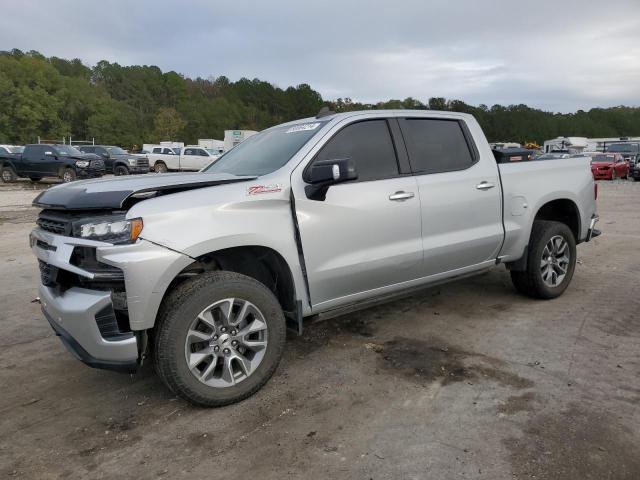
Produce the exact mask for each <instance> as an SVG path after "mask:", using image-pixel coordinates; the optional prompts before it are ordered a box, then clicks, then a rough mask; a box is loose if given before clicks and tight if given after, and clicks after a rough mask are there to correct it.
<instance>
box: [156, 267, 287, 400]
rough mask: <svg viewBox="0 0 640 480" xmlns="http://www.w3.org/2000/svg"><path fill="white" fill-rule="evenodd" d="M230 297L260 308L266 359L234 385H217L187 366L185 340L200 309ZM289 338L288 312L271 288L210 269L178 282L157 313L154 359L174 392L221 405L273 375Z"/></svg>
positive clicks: (246, 394) (245, 394)
mask: <svg viewBox="0 0 640 480" xmlns="http://www.w3.org/2000/svg"><path fill="white" fill-rule="evenodd" d="M226 298H241V299H244V300H247V301H249V302H251V303H253V304H254V305H255V306H256V307H257V308H258V309H259V310H260V311H261V312H262V315H263V316H264V319H265V323H266V324H267V335H268V336H267V338H268V342H267V346H266V352H265V354H264V357H263V358H262V361H261V362H260V363H259V365H258V366H257V367H256V369H255V370H254V371H253V372H252V373H251V374H250V375H249V376H248V377H245V378H244V379H243V380H242V381H240V382H238V383H236V384H234V385H233V386H227V387H224V388H217V387H212V386H209V385H206V384H205V383H203V382H201V381H200V380H199V379H197V378H196V377H195V375H194V374H193V373H192V372H191V371H190V370H189V367H188V365H187V360H186V358H185V341H186V337H187V332H188V330H189V328H190V326H191V323H192V322H193V320H194V319H196V317H197V316H198V314H199V313H200V312H202V311H203V310H205V309H206V308H207V307H208V306H210V305H212V304H213V303H215V302H217V301H219V300H222V299H226ZM285 340H286V325H285V319H284V315H283V313H282V308H281V307H280V304H279V302H278V300H277V299H276V297H275V296H274V295H273V293H272V292H271V290H269V289H268V288H267V287H265V286H264V285H263V284H262V283H260V282H258V281H256V280H254V279H253V278H251V277H247V276H245V275H240V274H238V273H233V272H226V271H217V272H209V273H205V274H203V275H200V276H199V277H196V278H194V279H191V280H187V281H185V282H184V283H182V284H180V285H179V286H178V287H177V288H176V289H175V290H173V291H172V292H171V293H170V294H169V295H168V296H167V298H166V299H165V300H164V302H163V304H162V307H161V308H160V312H159V315H158V323H157V327H156V331H155V340H154V352H153V358H154V364H155V368H156V371H157V373H158V375H159V376H160V378H161V379H162V381H163V382H164V383H165V385H167V387H169V389H170V390H171V391H172V392H173V393H175V394H176V395H179V396H181V397H182V398H184V399H186V400H187V401H189V402H191V403H193V404H195V405H200V406H204V407H220V406H223V405H228V404H231V403H235V402H239V401H241V400H243V399H245V398H247V397H249V396H251V395H253V394H254V393H255V392H257V391H258V390H259V389H260V388H261V387H262V386H263V385H264V384H265V383H266V382H267V381H268V380H269V378H271V376H272V375H273V372H274V371H275V370H276V368H277V366H278V363H279V362H280V358H281V357H282V352H283V350H284V345H285Z"/></svg>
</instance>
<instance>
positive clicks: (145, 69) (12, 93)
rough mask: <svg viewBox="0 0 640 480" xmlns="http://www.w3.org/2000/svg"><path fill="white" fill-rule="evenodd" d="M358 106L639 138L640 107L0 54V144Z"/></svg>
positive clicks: (522, 131)
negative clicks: (478, 101) (427, 93)
mask: <svg viewBox="0 0 640 480" xmlns="http://www.w3.org/2000/svg"><path fill="white" fill-rule="evenodd" d="M323 106H328V107H329V108H330V109H332V110H334V111H336V112H344V111H352V110H364V109H389V108H391V109H408V108H410V109H431V110H450V111H458V112H465V113H471V114H473V115H474V116H475V117H476V119H477V120H478V121H479V122H480V124H481V126H482V128H483V129H484V131H485V134H486V135H487V138H488V139H489V140H490V141H504V140H509V141H518V142H520V143H525V142H531V141H532V142H537V143H541V142H542V141H543V140H545V139H549V138H554V137H557V136H560V135H566V136H587V137H617V136H631V135H633V136H636V135H640V108H633V107H624V106H620V107H614V108H594V109H591V110H589V111H583V110H579V111H577V112H575V113H568V114H561V113H552V112H545V111H542V110H538V109H535V108H531V107H528V106H526V105H509V106H502V105H493V106H492V107H488V106H486V105H479V106H472V105H468V104H466V103H464V102H462V101H460V100H447V99H445V98H441V97H431V98H429V99H428V100H427V101H426V102H424V103H423V102H421V101H420V100H417V99H414V98H411V97H409V98H406V99H404V100H389V101H385V102H379V103H375V104H366V103H358V102H354V101H352V100H351V99H348V98H346V99H341V98H339V99H337V100H324V99H323V98H322V96H321V95H320V94H319V93H318V92H316V91H315V90H313V89H312V88H311V87H310V86H309V85H307V84H301V85H298V86H296V87H288V88H286V89H282V88H279V87H277V86H274V85H272V84H271V83H269V82H266V81H263V80H259V79H253V80H249V79H247V78H241V79H240V80H238V81H236V82H233V81H230V80H229V79H228V78H227V77H224V76H219V77H217V78H208V79H203V78H195V79H191V78H186V77H184V76H182V75H180V74H178V73H176V72H173V71H170V72H162V71H161V70H160V69H159V68H158V67H155V66H146V65H143V66H137V65H134V66H121V65H119V64H117V63H110V62H107V61H105V60H103V61H100V62H98V63H97V65H95V66H94V67H93V68H90V67H88V66H86V65H84V64H83V63H82V62H81V61H80V60H79V59H77V58H76V59H73V60H67V59H63V58H58V57H45V56H44V55H42V54H40V53H39V52H36V51H30V52H22V51H20V50H17V49H14V50H11V51H3V52H0V143H12V144H24V143H32V142H35V141H36V139H37V138H38V137H41V138H46V139H57V140H61V139H62V138H63V137H69V136H71V137H73V138H74V139H78V140H85V139H91V138H95V139H96V141H97V142H99V143H102V144H116V145H122V146H124V147H126V148H135V147H136V146H140V145H142V143H143V142H144V143H152V142H157V141H160V140H180V141H184V142H185V143H195V142H196V141H197V139H198V138H218V139H221V138H222V137H223V134H224V130H227V129H249V130H262V129H264V128H267V127H270V126H272V125H276V124H278V123H282V122H285V121H289V120H293V119H296V118H302V117H308V116H313V115H315V114H316V113H317V112H318V111H319V110H320V108H322V107H323Z"/></svg>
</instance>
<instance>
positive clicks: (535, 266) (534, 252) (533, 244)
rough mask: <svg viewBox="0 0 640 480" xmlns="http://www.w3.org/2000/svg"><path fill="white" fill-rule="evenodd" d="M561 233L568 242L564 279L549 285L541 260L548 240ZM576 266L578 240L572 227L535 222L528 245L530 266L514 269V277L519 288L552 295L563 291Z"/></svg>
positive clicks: (529, 293) (535, 294)
mask: <svg viewBox="0 0 640 480" xmlns="http://www.w3.org/2000/svg"><path fill="white" fill-rule="evenodd" d="M558 235H559V236H561V237H562V238H563V239H564V240H565V241H566V242H567V244H568V250H569V264H568V266H567V272H566V274H565V276H564V279H563V280H562V281H561V282H560V284H558V285H557V286H554V287H551V286H549V285H547V284H546V283H545V282H544V280H543V278H542V271H541V267H540V263H541V261H542V259H543V257H542V254H543V251H544V249H545V246H546V245H547V243H548V242H549V241H550V240H551V238H553V237H555V236H558ZM575 267H576V240H575V237H574V236H573V232H572V231H571V229H570V228H569V227H568V226H567V225H565V224H564V223H560V222H551V221H541V220H537V221H535V222H533V229H532V231H531V238H530V239H529V249H528V254H527V269H526V270H525V271H523V272H516V271H513V270H512V271H511V281H512V282H513V285H514V287H515V288H516V290H517V291H518V292H520V293H522V294H523V295H527V296H529V297H532V298H540V299H551V298H556V297H559V296H560V295H562V294H563V293H564V291H565V290H566V289H567V287H568V286H569V284H570V283H571V278H572V277H573V272H574V270H575Z"/></svg>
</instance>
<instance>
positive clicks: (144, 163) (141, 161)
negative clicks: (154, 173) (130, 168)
mask: <svg viewBox="0 0 640 480" xmlns="http://www.w3.org/2000/svg"><path fill="white" fill-rule="evenodd" d="M136 166H138V167H145V168H149V159H148V158H146V157H145V158H138V159H137V160H136Z"/></svg>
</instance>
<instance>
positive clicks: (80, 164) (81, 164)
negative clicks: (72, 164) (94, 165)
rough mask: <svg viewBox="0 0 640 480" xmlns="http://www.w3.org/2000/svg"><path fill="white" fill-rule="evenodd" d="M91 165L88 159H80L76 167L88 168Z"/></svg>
mask: <svg viewBox="0 0 640 480" xmlns="http://www.w3.org/2000/svg"><path fill="white" fill-rule="evenodd" d="M88 166H89V162H88V161H87V160H78V161H77V162H76V167H80V168H87V167H88Z"/></svg>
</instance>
